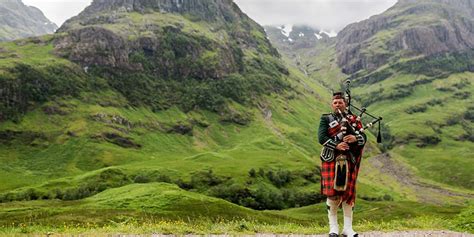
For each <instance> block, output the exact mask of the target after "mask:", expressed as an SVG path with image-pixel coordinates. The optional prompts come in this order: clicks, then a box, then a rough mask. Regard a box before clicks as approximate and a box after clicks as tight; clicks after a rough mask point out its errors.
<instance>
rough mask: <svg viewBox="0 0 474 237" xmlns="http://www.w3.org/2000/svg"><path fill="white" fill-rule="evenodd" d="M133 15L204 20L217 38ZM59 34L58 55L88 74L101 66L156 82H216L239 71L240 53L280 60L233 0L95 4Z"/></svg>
mask: <svg viewBox="0 0 474 237" xmlns="http://www.w3.org/2000/svg"><path fill="white" fill-rule="evenodd" d="M132 12H134V13H138V14H140V15H147V16H153V17H161V18H166V17H167V16H166V14H168V13H176V14H183V16H182V17H183V21H206V23H205V24H207V25H208V26H209V30H210V31H211V32H219V34H218V35H217V33H216V35H213V36H209V35H205V34H203V33H202V32H199V30H197V29H195V30H193V31H191V32H189V30H188V31H186V30H185V29H184V28H185V26H184V23H179V24H178V23H177V24H174V23H170V24H164V23H163V22H153V21H143V22H138V23H137V22H136V21H133V20H131V16H130V14H131V13H132ZM174 16H175V17H176V15H174ZM188 24H190V23H188ZM124 25H125V26H126V30H120V29H121V28H120V27H121V26H124ZM117 29H118V30H117ZM58 32H62V33H64V34H62V35H60V36H58V37H57V38H56V40H55V51H56V53H57V54H58V55H60V56H62V57H65V58H68V59H69V60H71V61H73V62H76V63H79V64H80V65H82V66H83V68H84V69H85V70H86V71H87V70H88V69H89V68H91V67H92V66H101V67H104V66H105V67H108V68H117V69H121V70H128V71H139V72H147V73H151V74H153V76H156V77H160V78H175V79H176V78H178V79H179V78H195V79H209V78H211V79H219V78H223V77H225V76H226V75H229V74H231V73H236V72H239V71H240V70H242V67H243V65H242V60H243V59H242V57H243V53H242V50H244V49H249V48H250V49H256V50H262V49H268V50H267V51H269V52H267V53H270V54H272V55H273V56H278V53H277V51H276V50H275V49H274V48H273V47H272V46H271V44H270V42H269V41H268V40H266V39H265V38H257V37H255V32H258V33H259V34H261V35H265V33H264V31H263V28H262V27H260V26H259V25H258V24H256V23H255V22H254V21H253V20H251V19H250V18H248V17H247V16H246V15H245V14H243V13H242V12H241V11H240V9H239V8H238V7H237V6H236V5H235V4H234V3H233V1H231V0H225V1H222V0H186V1H183V0H144V1H135V0H107V1H105V0H95V1H94V2H93V3H92V4H91V5H90V6H89V7H87V8H86V9H85V10H84V11H83V12H82V13H81V14H79V15H78V16H77V17H74V18H72V19H70V20H68V21H67V22H66V23H65V24H64V25H63V26H62V27H61V28H60V29H59V30H58ZM145 32H146V33H145ZM131 35H132V36H133V37H131Z"/></svg>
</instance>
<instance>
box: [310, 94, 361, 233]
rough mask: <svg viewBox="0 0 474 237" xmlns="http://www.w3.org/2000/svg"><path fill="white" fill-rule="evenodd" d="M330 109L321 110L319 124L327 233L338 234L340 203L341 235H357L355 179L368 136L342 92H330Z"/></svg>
mask: <svg viewBox="0 0 474 237" xmlns="http://www.w3.org/2000/svg"><path fill="white" fill-rule="evenodd" d="M331 107H332V113H330V114H323V115H322V117H321V121H320V125H319V132H318V136H319V143H320V144H321V145H323V150H322V151H321V156H320V158H321V160H322V165H321V193H322V194H323V195H325V196H326V197H327V201H326V204H327V209H328V218H329V236H330V237H337V236H338V233H339V226H338V223H337V211H338V209H339V208H340V207H342V210H343V213H344V228H343V231H342V236H344V237H346V236H350V237H353V236H358V234H357V233H356V232H355V231H354V230H353V229H352V212H353V207H354V202H355V198H356V193H355V192H356V181H357V174H358V173H359V166H360V162H361V158H362V150H363V148H364V145H365V142H366V140H367V137H366V135H365V134H364V132H363V131H364V129H363V126H362V123H361V121H360V117H359V116H356V115H354V114H352V113H351V112H350V110H348V108H347V107H348V102H347V101H346V99H344V96H343V93H342V92H338V93H334V94H333V98H332V104H331Z"/></svg>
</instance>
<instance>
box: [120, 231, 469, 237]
mask: <svg viewBox="0 0 474 237" xmlns="http://www.w3.org/2000/svg"><path fill="white" fill-rule="evenodd" d="M120 236H121V237H122V236H127V237H128V236H130V237H132V236H133V237H136V236H139V235H120ZM152 236H153V237H174V235H152ZM184 236H186V237H197V236H199V235H184ZM206 236H207V237H230V236H234V235H206ZM239 236H248V237H327V236H328V235H327V234H324V235H291V234H289V235H288V234H256V235H239ZM359 236H361V237H474V235H473V234H468V233H458V232H452V231H444V230H442V231H421V230H420V231H418V230H417V231H399V232H391V233H383V232H367V233H362V234H360V235H359Z"/></svg>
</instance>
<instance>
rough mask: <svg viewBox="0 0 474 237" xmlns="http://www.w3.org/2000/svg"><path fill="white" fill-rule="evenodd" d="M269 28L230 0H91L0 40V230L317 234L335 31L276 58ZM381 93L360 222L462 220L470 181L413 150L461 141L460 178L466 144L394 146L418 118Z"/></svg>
mask: <svg viewBox="0 0 474 237" xmlns="http://www.w3.org/2000/svg"><path fill="white" fill-rule="evenodd" d="M306 30H308V29H306ZM306 32H310V31H309V30H308V31H306ZM299 35H300V34H298V36H299ZM266 36H267V35H266V34H265V31H264V29H263V28H262V27H261V26H259V25H258V24H256V23H255V22H254V21H253V20H251V19H250V18H248V17H247V16H246V15H245V14H243V13H242V12H241V11H240V9H239V8H238V7H237V5H235V4H234V3H233V1H230V0H224V1H222V0H188V1H167V0H147V1H123V0H108V1H105V0H95V1H93V3H92V4H91V5H90V6H89V7H88V8H86V9H85V10H84V12H82V13H81V14H79V15H78V16H76V17H74V18H72V19H70V20H69V21H67V22H66V23H65V24H64V25H63V26H62V27H61V28H60V29H59V30H58V33H56V34H54V35H48V36H44V37H36V38H29V39H23V40H18V41H13V42H6V43H1V44H0V151H1V152H0V161H1V162H0V170H1V171H2V172H0V184H1V185H0V201H1V202H2V203H0V206H1V208H0V233H7V234H8V233H18V232H23V233H32V232H34V233H38V232H41V233H43V232H45V233H46V232H49V231H50V228H52V229H53V230H58V231H59V232H69V231H71V229H70V228H79V229H73V230H76V231H77V232H78V233H84V230H88V229H90V228H99V227H103V228H105V229H103V230H104V231H105V232H107V233H109V232H114V233H117V232H123V233H129V232H137V233H151V232H156V231H160V232H163V233H170V231H174V230H176V231H181V232H180V233H190V232H192V233H206V231H210V232H213V233H228V232H231V233H233V232H246V233H247V232H248V233H255V232H259V233H261V232H270V231H276V232H282V233H290V232H305V233H314V231H315V230H316V231H318V232H325V231H326V230H325V227H323V226H321V225H324V224H326V223H325V221H324V218H323V217H324V215H325V214H324V213H325V207H324V204H323V203H321V201H322V200H323V199H324V198H323V197H322V196H320V194H319V189H320V183H319V179H320V177H319V163H320V161H319V152H320V149H321V146H320V145H318V144H316V141H317V139H316V134H317V133H316V130H317V125H318V123H319V118H320V116H321V114H322V113H325V112H327V111H328V110H329V98H330V93H329V91H330V90H329V89H330V88H336V87H338V86H339V83H340V81H342V80H344V79H345V78H346V77H348V75H346V74H343V73H342V72H341V68H340V67H339V66H338V64H337V63H338V62H337V60H336V55H337V51H336V47H335V39H334V38H327V39H326V40H321V41H318V43H317V44H316V46H315V47H313V48H310V47H306V48H305V47H301V48H298V49H296V50H294V52H293V54H291V55H289V56H286V55H288V54H287V53H286V52H285V51H282V53H283V54H284V55H285V56H284V57H281V56H280V55H279V53H278V52H277V50H276V49H275V48H274V47H273V46H272V44H271V43H270V42H269V40H268V39H267V38H266ZM268 36H270V38H271V35H270V34H269V35H268ZM316 38H317V37H316ZM275 45H276V44H275ZM300 46H301V45H300ZM302 52H303V53H306V54H300V53H302ZM301 55H303V56H301ZM310 56H311V57H310ZM293 60H295V61H293ZM303 69H304V70H305V71H304V70H303ZM302 71H303V72H302ZM409 76H413V75H411V74H410V75H406V76H404V74H401V73H400V74H394V75H392V76H391V78H390V80H384V81H382V82H380V83H388V82H392V83H395V84H397V83H402V82H407V81H409V79H410V77H409ZM468 76H470V74H469V73H466V74H455V75H452V77H456V78H457V77H468ZM413 77H416V75H415V76H413ZM404 80H406V81H404ZM437 80H438V79H436V81H433V82H430V83H435V82H436V83H438V81H437ZM455 80H457V79H449V80H443V81H442V82H445V81H446V82H448V81H449V82H452V81H455ZM410 83H411V81H410ZM355 84H357V83H355ZM378 85H379V84H373V85H372V84H362V83H361V86H360V87H358V88H356V89H355V92H354V93H355V94H357V95H359V96H360V98H358V99H359V101H364V103H367V102H366V101H365V100H367V99H370V98H371V96H369V95H365V94H364V93H369V92H370V91H371V90H372V88H369V89H366V88H364V87H363V86H375V87H376V89H378V87H377V86H378ZM410 85H411V84H410ZM420 85H425V84H416V85H413V86H411V87H417V86H420ZM383 86H385V85H383ZM387 86H388V85H387ZM469 86H470V84H469ZM358 90H361V91H358ZM460 90H461V91H462V90H465V89H460ZM436 91H437V93H447V94H446V95H451V94H454V93H457V92H459V91H458V90H456V91H449V92H446V91H441V90H439V91H438V90H436ZM362 92H364V93H362ZM383 93H390V90H389V89H387V91H384V92H383ZM377 95H378V94H377ZM381 95H384V94H381ZM412 95H413V96H416V98H414V99H418V100H419V101H417V102H421V101H422V100H423V99H425V97H422V95H423V94H421V93H414V94H412ZM408 99H410V101H415V100H411V97H410V98H408ZM385 101H386V102H392V100H389V99H387V100H385ZM444 101H447V102H444ZM449 101H451V99H450V100H447V99H446V100H443V103H446V104H445V105H450V103H455V102H456V101H457V100H455V99H452V102H449ZM382 102H383V101H382ZM378 103H379V102H373V103H371V104H370V109H371V111H373V112H374V113H380V114H382V115H383V116H385V118H386V120H387V121H388V123H387V127H386V128H385V129H387V128H390V129H391V131H392V133H385V134H386V136H387V137H388V138H389V140H387V142H386V144H385V146H377V145H376V144H374V143H373V142H370V143H369V144H368V145H367V149H366V154H365V156H366V157H367V158H368V159H366V160H364V163H363V166H364V169H363V170H362V172H361V174H360V179H359V181H360V182H359V183H358V185H359V186H358V196H359V201H358V203H360V205H359V204H358V206H357V208H358V211H359V213H360V216H361V217H363V218H364V219H365V220H368V221H369V222H367V221H366V222H364V221H362V219H361V221H359V222H358V223H357V225H358V226H360V227H361V228H365V229H372V228H373V227H374V226H383V227H382V228H384V229H390V228H397V227H399V226H405V228H407V227H408V228H433V227H434V226H436V227H437V228H450V229H462V230H466V227H465V225H464V224H465V223H466V222H465V218H464V216H466V215H469V214H470V213H471V212H472V211H471V209H465V205H466V204H465V200H466V198H468V197H472V191H471V188H470V186H466V185H464V184H459V185H456V184H454V183H453V182H452V181H451V180H447V175H446V174H447V172H448V171H447V170H442V171H440V172H439V173H436V175H439V176H436V177H432V174H433V172H426V171H424V170H418V169H419V168H422V167H423V166H427V165H433V166H435V167H434V168H436V169H439V167H437V166H439V165H444V163H443V162H442V160H439V161H435V162H433V163H429V162H428V159H429V157H422V159H417V160H414V158H413V157H414V154H415V153H416V152H418V151H422V152H425V153H424V154H428V153H429V154H436V155H438V156H443V155H447V154H454V153H453V152H456V153H458V154H459V156H457V157H449V159H450V160H452V162H453V166H452V167H453V170H455V171H456V172H458V174H459V176H457V179H458V181H462V182H466V183H467V184H468V185H470V184H469V182H470V180H472V179H470V177H472V176H470V175H472V174H471V173H472V172H471V173H469V172H470V169H471V168H470V166H469V165H466V164H467V162H468V160H469V159H470V157H469V155H470V154H467V155H466V154H465V153H462V151H466V150H469V149H470V148H471V147H470V146H472V143H470V142H468V141H463V142H461V141H457V140H455V139H453V138H451V137H450V136H449V135H448V134H447V133H443V134H442V135H440V139H442V141H441V142H439V143H438V144H436V145H434V144H428V145H427V146H424V147H423V148H419V147H417V145H420V144H421V143H419V142H420V141H421V142H423V141H425V140H423V139H422V136H419V137H416V139H415V138H414V139H411V140H407V141H408V142H407V143H406V144H400V143H399V140H397V139H402V138H404V137H403V136H407V137H409V136H408V135H409V134H408V132H411V131H416V130H415V129H413V128H412V127H408V126H407V124H408V123H400V124H397V126H394V125H393V124H392V123H390V121H394V120H395V119H401V118H405V117H406V116H405V115H404V114H403V113H401V112H399V111H398V112H397V116H399V117H391V116H389V114H392V113H393V111H392V110H386V109H384V108H385V107H384V106H382V105H383V104H380V103H379V104H378ZM406 103H410V102H409V101H407V102H406ZM400 105H403V104H402V103H400ZM405 105H406V104H405ZM377 106H378V107H377ZM436 106H439V107H440V110H445V109H446V108H445V107H442V105H439V104H438V105H436ZM443 106H444V104H443ZM455 109H456V110H459V111H461V110H463V109H464V107H462V108H461V107H460V106H458V107H456V108H455ZM428 111H431V108H430V109H428ZM425 112H426V111H425ZM425 112H416V113H414V114H415V115H420V114H425ZM425 116H426V117H428V118H431V117H430V116H431V114H426V115H425ZM468 116H469V115H468ZM416 119H417V120H416V121H423V120H421V119H420V118H416ZM442 119H444V118H442ZM402 121H403V120H402ZM463 124H464V122H463V121H461V122H460V123H456V125H453V127H443V128H441V129H460V128H462V126H464V125H463ZM467 125H469V124H467ZM469 126H470V125H469ZM402 128H403V129H406V130H403V129H402ZM421 129H424V130H421ZM425 130H427V129H426V128H425V127H423V128H420V131H422V132H425ZM369 137H370V138H371V141H373V140H374V136H373V135H372V134H369ZM428 142H431V140H429V139H428ZM445 142H447V144H446V145H445ZM447 145H449V146H450V148H449V149H445V147H447ZM381 151H384V152H386V153H384V154H381V153H382V152H381ZM410 152H411V153H410ZM430 152H431V153H430ZM417 154H418V153H416V155H417ZM410 155H411V156H410ZM369 157H370V158H369ZM416 157H417V158H418V156H416ZM446 159H447V158H446ZM463 162H464V163H463ZM422 194H425V195H422ZM262 210H264V211H262ZM315 213H317V214H315ZM26 220H27V221H28V227H25V226H23V225H24V224H25V223H26V222H27V221H26ZM163 220H165V221H163ZM166 220H173V221H175V222H167V221H166ZM446 220H450V221H446ZM451 220H452V221H451ZM143 223H146V224H143ZM196 223H197V224H196ZM226 223H227V224H226ZM383 223H393V224H392V225H388V227H387V225H386V224H383ZM183 225H184V226H186V227H185V228H184V227H183V228H184V229H176V228H178V227H179V226H183ZM316 225H317V226H316ZM137 226H140V227H139V228H141V229H133V228H136V227H137ZM147 226H148V227H147ZM156 226H158V227H159V228H155V227H156ZM304 226H306V229H301V228H304ZM109 227H110V228H112V229H108V228H109ZM122 227H123V228H124V229H119V230H117V229H114V228H122ZM129 227H130V228H132V227H133V228H132V229H130V228H129ZM81 228H85V229H81ZM143 228H144V229H143ZM146 228H149V229H146Z"/></svg>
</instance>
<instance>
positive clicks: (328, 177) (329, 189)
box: [321, 156, 361, 204]
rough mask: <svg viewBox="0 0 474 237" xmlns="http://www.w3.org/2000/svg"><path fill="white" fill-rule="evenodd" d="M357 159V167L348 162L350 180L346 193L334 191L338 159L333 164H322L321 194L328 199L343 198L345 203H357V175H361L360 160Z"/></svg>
mask: <svg viewBox="0 0 474 237" xmlns="http://www.w3.org/2000/svg"><path fill="white" fill-rule="evenodd" d="M360 158H361V156H359V157H358V158H357V159H356V165H354V164H353V163H352V162H351V161H348V162H347V163H348V167H349V178H348V182H347V188H346V191H336V190H334V178H335V166H336V161H335V160H336V159H334V161H332V162H324V161H323V162H322V164H321V194H322V195H324V196H327V197H333V196H341V197H342V200H343V201H346V202H347V203H348V204H353V203H354V201H355V193H356V182H357V175H358V173H359V166H360V160H361V159H360Z"/></svg>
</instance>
